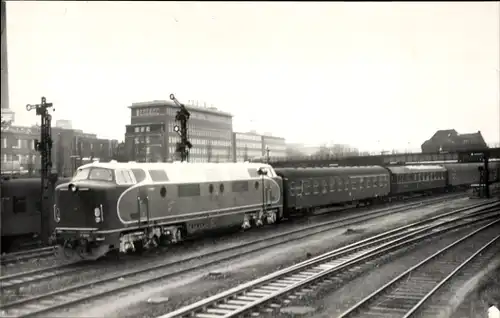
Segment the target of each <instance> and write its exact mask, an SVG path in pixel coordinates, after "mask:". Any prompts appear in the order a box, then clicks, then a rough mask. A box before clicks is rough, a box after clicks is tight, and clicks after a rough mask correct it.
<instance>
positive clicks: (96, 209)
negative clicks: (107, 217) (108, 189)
mask: <svg viewBox="0 0 500 318" xmlns="http://www.w3.org/2000/svg"><path fill="white" fill-rule="evenodd" d="M94 216H95V217H96V218H97V217H99V216H101V209H99V208H95V209H94Z"/></svg>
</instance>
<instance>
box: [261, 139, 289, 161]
mask: <svg viewBox="0 0 500 318" xmlns="http://www.w3.org/2000/svg"><path fill="white" fill-rule="evenodd" d="M262 156H264V157H273V158H283V157H286V143H285V138H283V137H275V136H262Z"/></svg>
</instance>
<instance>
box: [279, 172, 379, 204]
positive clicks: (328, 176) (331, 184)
mask: <svg viewBox="0 0 500 318" xmlns="http://www.w3.org/2000/svg"><path fill="white" fill-rule="evenodd" d="M275 170H276V173H277V174H278V175H279V176H281V177H282V178H283V184H284V194H283V196H284V208H285V210H286V213H294V212H309V211H310V210H311V209H317V208H321V207H327V206H332V205H339V204H346V203H361V202H363V203H368V202H372V201H374V200H375V199H377V198H381V197H386V196H387V195H388V193H389V172H388V171H387V170H386V169H384V168H382V167H379V166H367V167H325V168H281V169H280V168H277V169H275Z"/></svg>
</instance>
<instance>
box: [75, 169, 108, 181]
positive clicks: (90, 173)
mask: <svg viewBox="0 0 500 318" xmlns="http://www.w3.org/2000/svg"><path fill="white" fill-rule="evenodd" d="M79 180H95V181H110V182H112V181H113V170H111V169H106V168H95V167H94V168H84V169H79V170H78V171H77V172H76V173H75V175H74V176H73V179H72V181H79Z"/></svg>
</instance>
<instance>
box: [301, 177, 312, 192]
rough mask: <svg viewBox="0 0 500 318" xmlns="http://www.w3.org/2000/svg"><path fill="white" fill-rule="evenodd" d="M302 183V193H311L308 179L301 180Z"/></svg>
mask: <svg viewBox="0 0 500 318" xmlns="http://www.w3.org/2000/svg"><path fill="white" fill-rule="evenodd" d="M302 185H303V186H304V194H305V195H309V194H311V183H310V182H309V180H303V181H302Z"/></svg>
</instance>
